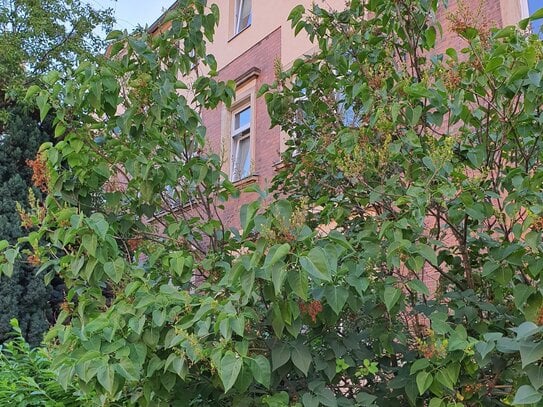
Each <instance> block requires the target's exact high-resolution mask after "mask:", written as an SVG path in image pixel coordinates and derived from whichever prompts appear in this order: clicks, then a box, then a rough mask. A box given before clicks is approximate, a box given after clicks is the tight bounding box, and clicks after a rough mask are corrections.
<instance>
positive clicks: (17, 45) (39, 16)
mask: <svg viewBox="0 0 543 407" xmlns="http://www.w3.org/2000/svg"><path fill="white" fill-rule="evenodd" d="M113 21H114V19H113V17H112V11H111V9H105V10H96V9H94V8H93V7H92V6H91V5H89V4H87V3H82V2H81V1H80V0H75V1H67V0H62V1H53V0H40V1H29V0H2V1H1V2H0V92H1V93H0V103H2V106H3V105H4V104H5V103H7V102H8V100H13V98H17V97H20V96H21V92H22V96H24V92H26V89H27V88H28V86H29V85H30V84H31V83H32V81H34V80H35V79H36V78H37V77H38V76H39V75H40V74H44V73H46V72H48V71H50V70H51V69H60V70H64V69H68V68H70V67H73V66H74V65H75V63H76V61H77V60H78V59H80V58H82V59H84V58H93V57H94V56H96V55H99V54H101V53H102V52H103V46H104V42H103V40H102V39H101V38H100V37H99V36H98V34H97V33H96V32H95V29H96V28H98V27H101V28H103V29H104V30H110V29H111V24H112V23H113Z"/></svg>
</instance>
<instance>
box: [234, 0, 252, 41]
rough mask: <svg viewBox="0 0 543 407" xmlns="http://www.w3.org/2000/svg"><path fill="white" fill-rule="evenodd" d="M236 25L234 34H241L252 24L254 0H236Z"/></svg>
mask: <svg viewBox="0 0 543 407" xmlns="http://www.w3.org/2000/svg"><path fill="white" fill-rule="evenodd" d="M235 1H236V9H235V19H234V21H235V26H234V35H235V34H239V33H240V32H242V31H243V30H245V29H246V28H247V27H249V26H250V25H251V1H252V0H235Z"/></svg>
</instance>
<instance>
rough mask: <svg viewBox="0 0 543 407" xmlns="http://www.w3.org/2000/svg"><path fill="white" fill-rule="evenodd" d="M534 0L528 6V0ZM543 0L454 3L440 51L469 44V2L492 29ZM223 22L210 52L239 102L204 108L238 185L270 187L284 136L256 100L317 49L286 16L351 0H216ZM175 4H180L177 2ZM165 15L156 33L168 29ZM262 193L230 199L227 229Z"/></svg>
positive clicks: (214, 144)
mask: <svg viewBox="0 0 543 407" xmlns="http://www.w3.org/2000/svg"><path fill="white" fill-rule="evenodd" d="M529 2H530V3H529ZM538 2H543V0H480V1H478V0H468V1H459V0H449V2H448V7H447V8H445V7H441V9H440V11H439V12H438V15H437V18H438V19H439V21H440V22H441V24H442V27H443V35H442V37H441V38H440V39H438V46H437V47H436V49H437V50H438V51H439V52H444V51H445V50H446V49H447V48H449V47H452V48H456V49H460V48H462V47H463V46H464V44H463V41H462V40H461V39H460V38H459V37H458V35H457V34H455V33H454V32H453V31H452V30H451V28H450V24H451V22H450V21H449V19H448V16H449V15H451V14H454V13H456V12H458V11H459V9H460V8H462V7H464V9H465V10H467V11H468V12H469V13H473V18H484V19H485V20H486V21H487V22H488V24H489V25H490V26H493V27H502V26H506V25H511V24H516V23H517V22H518V21H519V20H520V19H522V18H525V17H527V16H528V13H529V7H530V11H531V12H533V11H534V10H533V9H534V8H535V7H536V6H537V4H536V3H538ZM215 3H216V4H217V6H218V7H219V10H220V16H221V19H220V23H219V26H218V28H217V30H216V35H215V39H214V41H213V43H211V44H208V52H209V53H211V54H213V55H214V56H215V58H216V60H217V65H218V79H220V80H234V81H235V82H236V84H237V89H236V100H235V102H234V104H233V105H232V106H230V107H229V108H227V107H226V106H224V105H222V106H219V107H218V108H217V109H214V110H209V111H204V112H203V114H202V117H203V121H204V124H205V126H206V128H207V138H208V143H209V148H210V149H211V150H212V151H214V152H216V153H219V154H220V155H221V156H222V158H223V162H224V164H223V170H224V172H225V173H227V174H229V176H230V179H231V180H232V181H234V182H235V183H236V185H237V186H239V187H243V186H247V185H250V184H254V183H256V184H258V185H259V186H260V187H261V188H265V187H266V186H267V185H269V182H270V181H271V179H272V178H273V177H274V175H275V172H276V170H277V168H278V166H279V165H280V161H281V152H282V150H283V149H284V141H285V137H286V136H285V134H283V133H282V132H281V131H280V130H279V129H278V128H270V127H271V125H270V119H269V117H268V114H267V109H266V103H265V101H264V99H263V98H257V96H256V95H257V91H258V89H259V88H260V87H261V86H262V85H263V84H265V83H271V82H273V81H274V79H275V70H276V68H277V67H281V68H283V69H285V68H288V67H290V66H291V65H292V63H293V62H294V61H295V60H296V59H297V58H300V57H303V56H304V55H309V54H311V52H312V51H313V50H314V49H315V48H316V47H315V45H314V44H312V43H311V42H310V41H309V39H308V37H307V35H305V33H304V32H303V31H302V32H300V33H299V34H298V35H294V30H293V29H292V27H291V23H290V22H289V21H288V15H289V13H290V12H291V10H292V9H293V8H294V7H295V6H296V5H298V4H302V5H304V6H305V7H306V9H309V8H310V7H311V5H312V4H313V3H315V4H317V5H318V6H320V7H322V8H327V9H333V10H341V9H342V8H344V7H345V0H276V1H264V0H217V1H215ZM174 6H175V3H174V4H173V5H172V7H174ZM167 28H168V27H167V25H165V26H163V25H161V18H159V19H158V20H157V21H156V22H155V23H154V24H153V25H152V26H151V28H150V31H151V32H154V31H162V30H164V29H167ZM255 198H256V194H254V193H245V194H242V195H241V197H240V198H238V199H232V200H231V201H229V202H228V203H227V204H226V206H225V208H224V210H223V211H222V213H221V217H222V220H223V222H224V223H225V225H227V226H239V219H238V217H239V207H240V206H241V205H242V204H244V203H247V202H251V201H252V200H254V199H255Z"/></svg>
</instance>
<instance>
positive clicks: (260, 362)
mask: <svg viewBox="0 0 543 407" xmlns="http://www.w3.org/2000/svg"><path fill="white" fill-rule="evenodd" d="M249 366H250V367H251V373H252V374H253V377H254V378H255V380H256V381H257V382H258V383H260V384H261V385H263V386H264V387H266V388H269V387H270V378H271V368H270V362H269V361H268V359H266V358H265V357H264V356H263V355H257V356H255V357H254V358H252V359H249Z"/></svg>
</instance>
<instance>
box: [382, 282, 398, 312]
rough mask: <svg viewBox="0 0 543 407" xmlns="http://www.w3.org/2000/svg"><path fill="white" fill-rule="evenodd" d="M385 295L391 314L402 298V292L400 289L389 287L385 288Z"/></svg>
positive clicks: (386, 304)
mask: <svg viewBox="0 0 543 407" xmlns="http://www.w3.org/2000/svg"><path fill="white" fill-rule="evenodd" d="M383 295H384V301H385V306H386V307H387V311H388V312H390V310H392V308H393V307H394V306H395V305H396V304H397V303H398V301H399V299H400V298H401V296H402V291H401V290H400V289H399V288H396V287H391V286H388V287H386V288H385V291H384V293H383Z"/></svg>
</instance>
